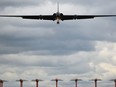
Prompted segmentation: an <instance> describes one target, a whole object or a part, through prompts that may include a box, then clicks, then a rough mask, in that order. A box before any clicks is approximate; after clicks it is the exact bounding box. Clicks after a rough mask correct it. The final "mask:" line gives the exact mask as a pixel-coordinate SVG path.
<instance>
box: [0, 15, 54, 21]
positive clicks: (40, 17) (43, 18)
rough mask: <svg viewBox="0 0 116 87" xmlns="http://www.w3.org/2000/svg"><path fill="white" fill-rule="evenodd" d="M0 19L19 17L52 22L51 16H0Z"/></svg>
mask: <svg viewBox="0 0 116 87" xmlns="http://www.w3.org/2000/svg"><path fill="white" fill-rule="evenodd" d="M0 17H21V18H23V19H37V20H38V19H40V20H54V18H53V15H0Z"/></svg>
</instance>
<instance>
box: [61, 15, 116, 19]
mask: <svg viewBox="0 0 116 87" xmlns="http://www.w3.org/2000/svg"><path fill="white" fill-rule="evenodd" d="M113 16H116V15H63V18H62V20H73V19H92V18H95V17H113Z"/></svg>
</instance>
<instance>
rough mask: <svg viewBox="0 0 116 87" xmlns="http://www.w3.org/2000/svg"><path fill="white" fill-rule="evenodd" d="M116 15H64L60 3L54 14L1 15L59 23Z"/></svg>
mask: <svg viewBox="0 0 116 87" xmlns="http://www.w3.org/2000/svg"><path fill="white" fill-rule="evenodd" d="M113 16H116V15H64V14H63V13H60V12H59V4H58V5H57V12H56V13H53V15H0V17H22V18H23V19H36V20H37V19H38V20H39V19H40V20H53V21H55V20H56V21H57V24H59V23H60V21H64V20H76V19H77V20H78V19H92V18H94V17H113Z"/></svg>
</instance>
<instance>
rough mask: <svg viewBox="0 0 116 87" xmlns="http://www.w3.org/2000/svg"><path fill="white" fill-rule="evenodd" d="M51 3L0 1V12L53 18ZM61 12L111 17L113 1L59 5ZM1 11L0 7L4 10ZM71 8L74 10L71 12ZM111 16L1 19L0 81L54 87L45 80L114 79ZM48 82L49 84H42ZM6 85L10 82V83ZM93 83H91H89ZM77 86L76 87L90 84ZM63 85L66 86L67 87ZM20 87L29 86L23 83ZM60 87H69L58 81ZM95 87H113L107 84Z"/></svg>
mask: <svg viewBox="0 0 116 87" xmlns="http://www.w3.org/2000/svg"><path fill="white" fill-rule="evenodd" d="M56 3H57V2H56V1H53V0H48V1H46V0H45V1H41V0H39V1H37V0H36V1H32V0H28V1H27V0H26V1H22V0H20V1H13V0H9V1H5V0H4V1H0V4H1V5H0V10H1V12H0V13H1V14H4V13H5V14H29V13H32V14H43V13H44V14H53V12H54V11H56ZM59 3H60V10H61V11H62V12H63V13H64V14H77V15H78V14H115V6H116V5H115V1H114V0H110V1H108V0H102V1H101V0H97V1H92V0H87V1H83V0H78V1H76V0H72V1H66V0H63V1H59ZM3 8H4V9H3ZM72 9H74V10H72ZM115 19H116V18H95V19H93V20H75V21H74V20H73V21H63V22H61V24H60V25H57V24H56V22H52V21H43V20H42V21H41V20H22V19H21V18H0V68H1V71H0V78H1V79H8V80H10V81H12V82H8V84H5V86H6V87H7V86H8V87H16V86H17V85H18V83H17V84H16V83H15V82H14V81H15V80H16V79H19V78H24V79H28V80H32V79H33V78H34V79H35V78H42V79H44V80H45V82H44V83H42V84H40V86H41V87H45V86H54V85H53V84H52V83H51V82H50V80H51V79H52V78H61V79H63V80H70V79H72V78H78V77H79V78H82V79H85V80H86V79H87V80H89V79H91V78H96V77H98V78H102V79H106V80H108V79H111V78H114V77H115V76H116V74H115V72H116V70H115V68H116V63H115V62H116V59H115V52H116V44H115V41H116V38H115V37H116V30H115V25H116V24H115V22H116V20H115ZM46 80H48V81H46ZM9 83H12V84H10V85H9ZM91 83H92V82H91ZM91 83H89V82H88V83H85V82H83V83H82V84H79V86H80V87H83V86H88V87H90V86H92V84H91ZM67 84H68V85H67ZM25 86H34V85H33V84H32V83H30V82H28V83H25ZM59 86H67V87H69V86H72V83H66V84H65V83H64V82H62V83H61V84H60V85H59ZM100 86H102V87H103V86H104V87H109V86H110V87H112V84H111V83H107V84H106V83H103V82H102V83H101V84H100Z"/></svg>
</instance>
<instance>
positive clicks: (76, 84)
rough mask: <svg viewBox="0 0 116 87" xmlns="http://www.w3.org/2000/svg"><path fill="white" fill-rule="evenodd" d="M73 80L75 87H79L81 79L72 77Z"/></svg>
mask: <svg viewBox="0 0 116 87" xmlns="http://www.w3.org/2000/svg"><path fill="white" fill-rule="evenodd" d="M71 81H75V87H78V81H82V80H81V79H72V80H71Z"/></svg>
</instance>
